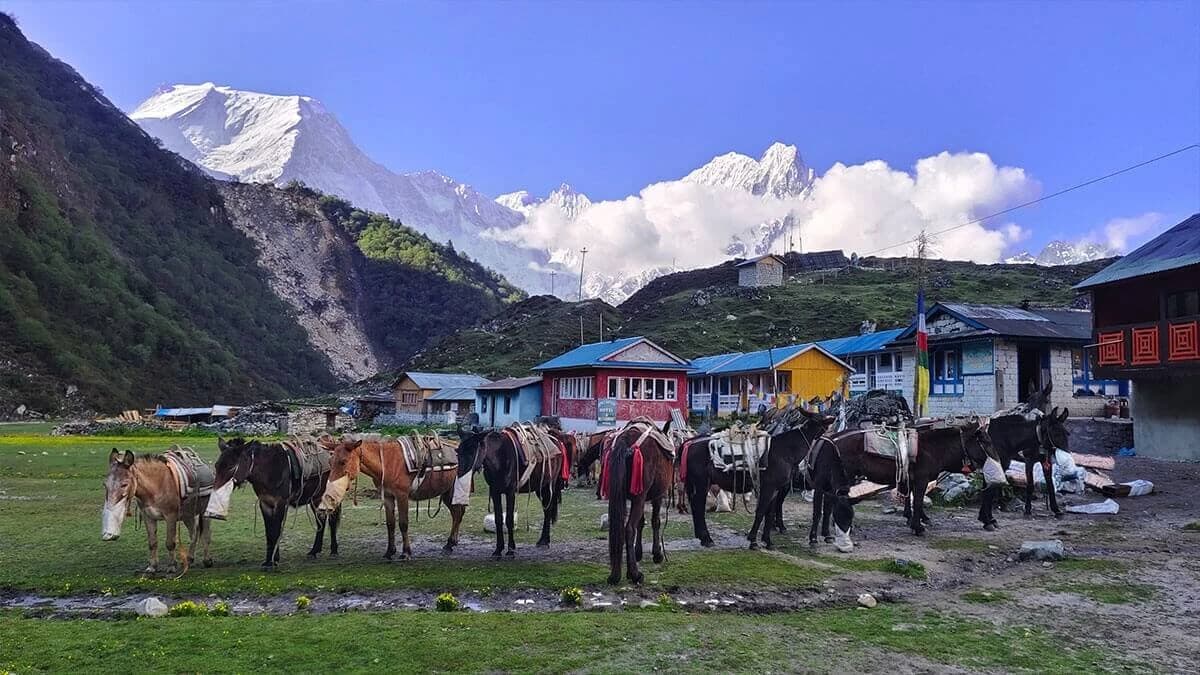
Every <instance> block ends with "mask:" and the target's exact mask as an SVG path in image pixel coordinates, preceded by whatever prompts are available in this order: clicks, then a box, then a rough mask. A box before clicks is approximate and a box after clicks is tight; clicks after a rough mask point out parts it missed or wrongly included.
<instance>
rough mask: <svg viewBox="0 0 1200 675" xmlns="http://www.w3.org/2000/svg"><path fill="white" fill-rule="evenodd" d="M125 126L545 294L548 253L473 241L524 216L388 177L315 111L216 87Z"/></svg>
mask: <svg viewBox="0 0 1200 675" xmlns="http://www.w3.org/2000/svg"><path fill="white" fill-rule="evenodd" d="M130 117H131V118H132V119H133V120H134V121H136V122H137V123H138V124H140V125H141V126H142V128H144V129H146V131H148V132H149V133H150V134H151V135H153V136H154V137H156V138H158V139H160V140H161V141H162V142H163V145H164V147H166V148H167V149H168V150H171V151H173V152H176V153H178V154H179V155H181V156H183V157H184V158H186V159H188V160H189V161H192V162H194V163H196V164H197V165H199V166H201V167H203V168H204V169H205V170H206V171H207V172H209V173H210V174H211V175H213V176H214V177H217V178H222V179H233V180H237V181H240V182H255V183H274V184H276V185H284V184H286V183H288V182H290V181H293V180H298V181H301V182H303V183H305V184H306V185H308V186H310V187H313V188H315V189H317V190H320V191H321V192H324V193H327V194H333V195H338V196H340V197H342V198H344V199H346V200H348V201H350V202H352V203H353V204H354V205H355V206H357V207H358V208H361V209H364V210H367V211H373V212H379V213H386V214H388V215H390V216H391V217H392V218H395V219H397V220H399V221H401V222H403V223H405V224H406V225H409V226H411V227H413V228H415V229H417V230H418V231H420V232H422V233H424V234H426V235H428V236H429V237H431V238H432V239H434V240H435V241H438V242H441V243H446V242H456V245H457V246H460V247H461V248H462V250H463V251H465V252H466V253H468V254H470V255H471V256H472V257H473V258H475V259H476V260H478V261H480V262H481V263H483V264H484V265H487V266H489V267H492V268H493V269H496V270H499V271H500V272H501V273H502V274H504V275H505V276H506V277H507V278H509V279H510V280H512V281H513V282H514V283H516V284H517V285H518V286H520V287H522V288H526V289H530V290H533V291H542V290H548V289H549V288H550V279H549V275H548V273H546V272H544V271H541V270H542V267H541V266H544V265H545V263H547V262H548V256H547V255H546V254H545V253H544V252H539V251H535V250H533V249H528V248H523V247H519V246H515V245H513V244H509V243H504V242H500V241H497V240H495V239H490V238H485V237H481V236H479V235H480V233H481V232H483V231H485V230H488V229H491V228H501V229H506V228H510V227H512V226H514V225H516V224H517V223H519V222H520V221H521V215H520V214H519V213H517V212H515V211H513V210H512V209H509V208H507V207H505V206H502V205H501V204H498V203H496V202H495V201H493V200H491V199H489V198H487V197H485V196H484V195H481V194H479V193H478V192H476V191H475V190H474V189H472V188H471V187H470V186H469V185H464V184H462V183H459V182H457V181H455V180H453V179H451V178H449V177H447V176H443V175H441V174H439V173H437V172H434V171H422V172H418V173H411V174H398V173H394V172H392V171H390V170H388V169H387V168H385V167H384V166H382V165H380V164H378V163H376V162H375V161H373V160H371V158H369V157H367V155H366V154H364V153H363V152H362V150H360V149H359V148H358V146H357V145H355V144H354V141H353V140H352V139H351V138H350V135H349V133H348V132H347V131H346V129H345V128H344V127H343V126H342V125H341V124H340V123H339V122H338V121H337V119H336V118H335V117H334V116H333V114H332V113H330V112H329V111H328V110H326V109H325V107H324V106H323V105H321V103H320V102H319V101H316V100H315V99H313V98H310V97H308V96H278V95H273V94H261V93H257V92H249V91H242V90H238V89H233V88H231V87H225V86H218V85H215V84H213V83H211V82H208V83H205V84H198V85H174V86H171V87H167V88H164V89H163V90H160V91H159V92H157V93H155V94H154V95H153V96H151V97H150V98H149V99H147V100H146V101H144V102H143V103H142V104H141V105H140V106H138V107H137V109H136V110H134V111H133V112H132V113H131V114H130Z"/></svg>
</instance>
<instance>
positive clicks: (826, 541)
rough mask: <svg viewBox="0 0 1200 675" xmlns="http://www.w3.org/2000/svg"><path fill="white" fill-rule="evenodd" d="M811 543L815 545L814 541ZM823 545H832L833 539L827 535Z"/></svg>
mask: <svg viewBox="0 0 1200 675" xmlns="http://www.w3.org/2000/svg"><path fill="white" fill-rule="evenodd" d="M813 543H814V544H815V543H817V542H815V541H814V542H813ZM825 543H826V544H832V543H833V537H831V536H829V535H825Z"/></svg>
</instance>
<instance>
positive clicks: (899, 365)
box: [892, 354, 904, 373]
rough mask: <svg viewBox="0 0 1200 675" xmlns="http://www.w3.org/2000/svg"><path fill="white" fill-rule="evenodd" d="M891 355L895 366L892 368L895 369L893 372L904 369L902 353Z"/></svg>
mask: <svg viewBox="0 0 1200 675" xmlns="http://www.w3.org/2000/svg"><path fill="white" fill-rule="evenodd" d="M892 356H893V361H892V363H893V364H894V365H895V368H894V369H893V370H895V372H897V373H899V372H901V371H903V370H904V355H903V354H893V355H892Z"/></svg>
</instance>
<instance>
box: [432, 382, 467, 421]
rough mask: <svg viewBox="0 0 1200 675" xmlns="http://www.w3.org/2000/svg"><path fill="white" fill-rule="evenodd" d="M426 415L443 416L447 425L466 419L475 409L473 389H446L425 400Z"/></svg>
mask: <svg viewBox="0 0 1200 675" xmlns="http://www.w3.org/2000/svg"><path fill="white" fill-rule="evenodd" d="M425 404H426V405H427V406H428V408H427V410H426V414H429V415H444V416H446V423H447V424H454V423H455V422H459V421H462V420H464V419H466V416H467V415H470V414H471V411H472V409H474V407H475V388H474V387H446V388H445V389H442V390H441V391H439V392H438V393H436V394H434V395H432V396H430V397H429V398H427V399H425Z"/></svg>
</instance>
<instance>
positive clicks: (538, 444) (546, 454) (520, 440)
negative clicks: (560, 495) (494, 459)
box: [504, 423, 571, 489]
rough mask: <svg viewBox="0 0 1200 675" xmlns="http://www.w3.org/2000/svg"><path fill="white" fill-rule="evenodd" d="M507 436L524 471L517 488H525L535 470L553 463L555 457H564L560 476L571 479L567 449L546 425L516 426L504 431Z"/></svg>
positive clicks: (527, 424) (526, 424)
mask: <svg viewBox="0 0 1200 675" xmlns="http://www.w3.org/2000/svg"><path fill="white" fill-rule="evenodd" d="M504 433H505V435H507V436H508V437H509V439H510V440H511V441H512V443H513V446H515V447H516V450H517V458H518V461H519V463H520V464H521V466H522V467H524V471H523V472H522V473H521V477H520V479H519V480H518V481H517V488H518V489H520V488H521V487H524V486H525V484H526V483H527V482H529V477H530V476H532V475H533V468H534V467H535V466H537V465H538V464H541V463H543V462H551V461H553V460H554V458H555V457H560V456H561V457H562V458H563V459H562V461H561V463H560V464H559V466H560V471H559V473H560V476H561V478H562V479H563V480H567V479H569V478H570V477H571V467H570V466H568V462H567V460H566V454H567V449H566V448H565V447H563V444H562V443H561V442H559V440H558V439H557V438H555V437H554V436H553V435H552V434H551V433H550V431H549V428H548V427H547V426H546V425H544V424H536V425H534V424H529V423H525V424H514V425H512V426H510V427H508V428H507V429H505V430H504Z"/></svg>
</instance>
